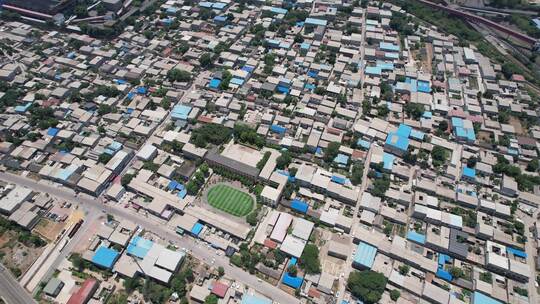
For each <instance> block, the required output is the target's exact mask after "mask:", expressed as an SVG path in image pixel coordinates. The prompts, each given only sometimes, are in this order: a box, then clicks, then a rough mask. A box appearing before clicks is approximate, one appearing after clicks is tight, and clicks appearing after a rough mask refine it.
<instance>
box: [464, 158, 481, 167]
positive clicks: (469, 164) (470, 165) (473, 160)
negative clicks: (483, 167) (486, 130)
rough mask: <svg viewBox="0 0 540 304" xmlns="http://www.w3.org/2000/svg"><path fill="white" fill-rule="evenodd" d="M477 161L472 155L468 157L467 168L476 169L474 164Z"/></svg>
mask: <svg viewBox="0 0 540 304" xmlns="http://www.w3.org/2000/svg"><path fill="white" fill-rule="evenodd" d="M477 161H478V159H477V158H476V156H474V155H472V156H471V157H469V159H467V167H469V168H474V167H476V162H477Z"/></svg>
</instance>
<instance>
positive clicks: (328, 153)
mask: <svg viewBox="0 0 540 304" xmlns="http://www.w3.org/2000/svg"><path fill="white" fill-rule="evenodd" d="M340 146H341V143H339V142H337V141H334V142H331V143H329V144H328V146H327V147H326V150H325V151H324V161H325V162H327V163H331V162H332V161H334V158H336V156H337V155H338V153H339V147H340Z"/></svg>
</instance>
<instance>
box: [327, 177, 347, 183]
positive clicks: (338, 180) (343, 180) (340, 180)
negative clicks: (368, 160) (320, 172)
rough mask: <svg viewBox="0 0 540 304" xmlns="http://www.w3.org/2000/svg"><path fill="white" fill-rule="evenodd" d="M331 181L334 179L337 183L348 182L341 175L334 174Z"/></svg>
mask: <svg viewBox="0 0 540 304" xmlns="http://www.w3.org/2000/svg"><path fill="white" fill-rule="evenodd" d="M330 180H331V181H333V182H334V183H336V184H340V185H345V183H347V179H346V178H344V177H341V176H337V175H332V177H331V178H330Z"/></svg>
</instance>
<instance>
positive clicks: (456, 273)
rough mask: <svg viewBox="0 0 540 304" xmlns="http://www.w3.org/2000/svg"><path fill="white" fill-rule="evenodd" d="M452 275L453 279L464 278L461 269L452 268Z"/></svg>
mask: <svg viewBox="0 0 540 304" xmlns="http://www.w3.org/2000/svg"><path fill="white" fill-rule="evenodd" d="M449 272H450V274H451V275H452V277H454V278H456V279H459V278H462V277H463V275H464V273H463V270H462V269H461V268H459V267H454V266H452V267H450V271H449Z"/></svg>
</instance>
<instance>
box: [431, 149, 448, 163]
mask: <svg viewBox="0 0 540 304" xmlns="http://www.w3.org/2000/svg"><path fill="white" fill-rule="evenodd" d="M447 156H448V152H447V151H446V149H445V148H443V147H441V146H435V147H433V150H431V157H432V158H433V165H434V166H436V167H439V166H441V165H442V164H443V163H444V162H445V161H446V158H447Z"/></svg>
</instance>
